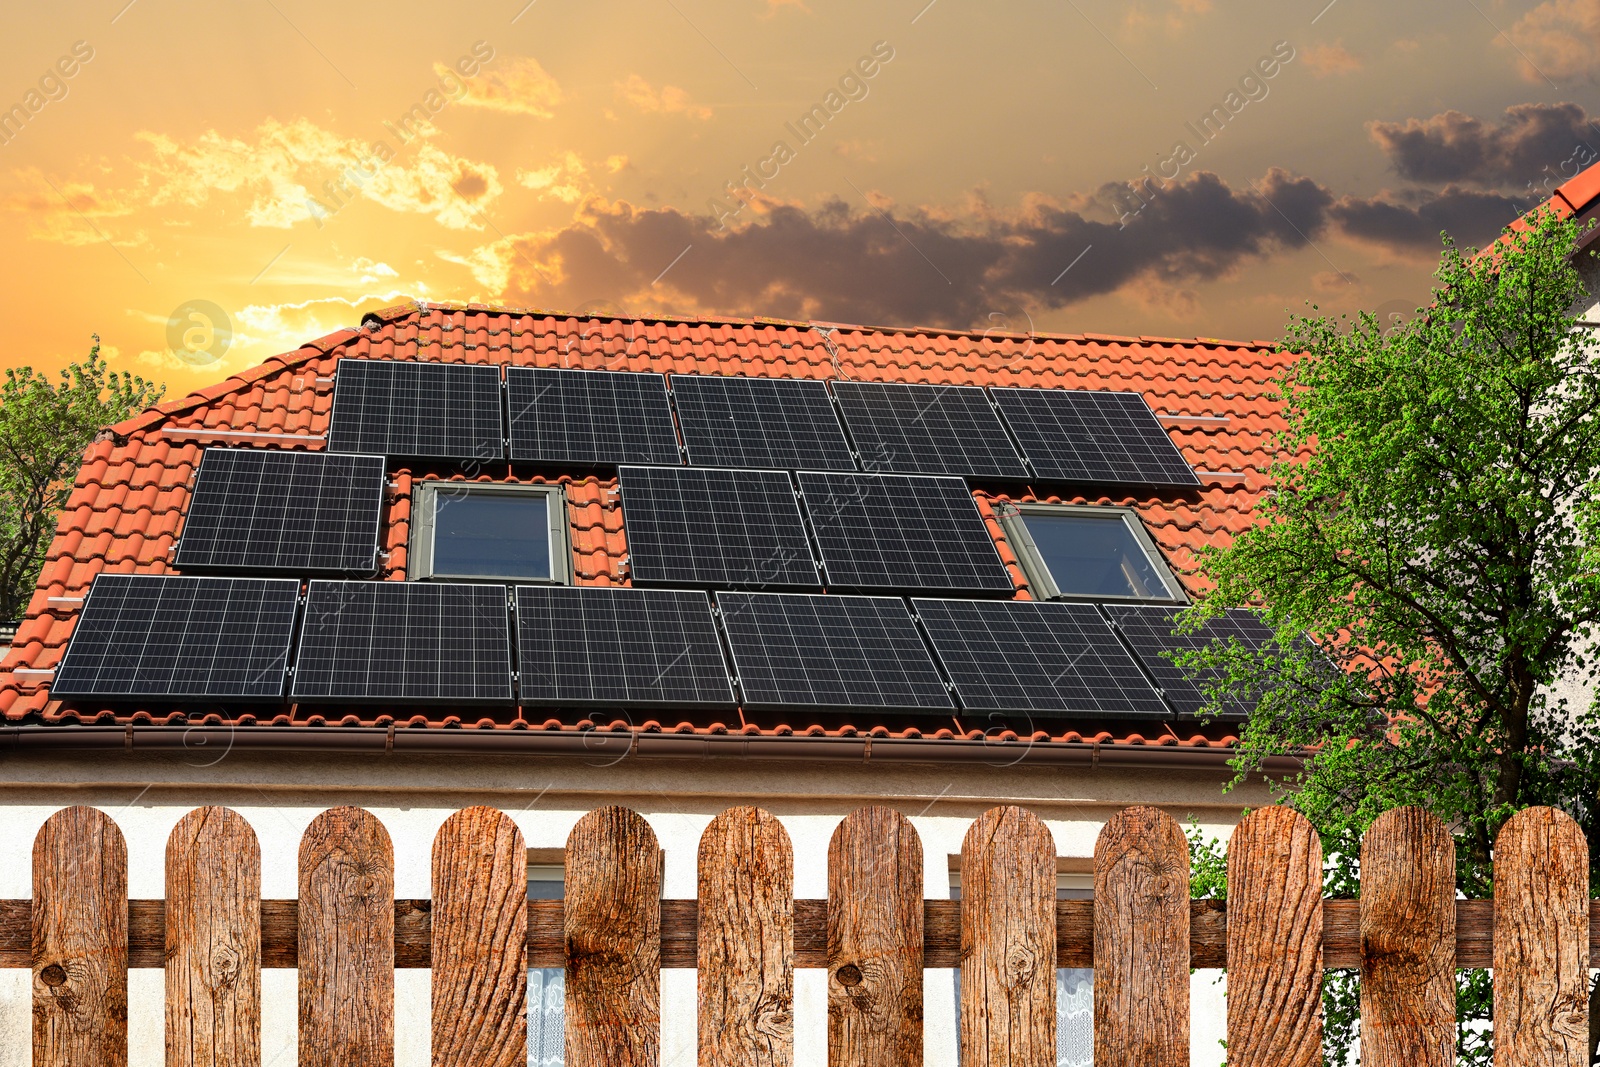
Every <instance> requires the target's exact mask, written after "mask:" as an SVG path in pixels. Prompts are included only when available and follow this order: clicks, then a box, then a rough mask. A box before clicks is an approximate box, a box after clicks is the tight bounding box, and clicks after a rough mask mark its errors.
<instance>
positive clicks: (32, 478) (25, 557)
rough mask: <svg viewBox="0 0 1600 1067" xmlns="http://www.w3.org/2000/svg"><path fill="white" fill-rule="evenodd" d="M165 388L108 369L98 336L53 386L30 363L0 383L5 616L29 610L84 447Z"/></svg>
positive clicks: (0, 556) (1, 613) (1, 606)
mask: <svg viewBox="0 0 1600 1067" xmlns="http://www.w3.org/2000/svg"><path fill="white" fill-rule="evenodd" d="M162 391H163V390H162V387H160V386H158V385H154V384H152V383H150V382H147V381H145V380H144V379H143V378H139V377H136V376H135V375H132V374H127V373H117V372H115V371H109V370H108V369H107V368H106V364H105V361H104V360H102V359H101V358H100V338H99V336H98V335H96V336H95V338H94V345H93V346H92V347H91V348H90V349H89V357H88V358H87V359H86V360H84V361H83V362H82V363H73V364H71V365H70V366H68V367H67V368H66V369H65V370H63V371H62V372H61V376H60V381H59V382H54V383H52V382H51V380H50V378H49V377H48V376H47V375H45V374H43V373H42V372H36V371H34V369H33V368H32V367H17V368H14V369H10V370H7V371H6V376H5V381H4V383H0V619H15V618H18V617H20V616H21V615H22V613H23V612H24V611H25V610H26V609H27V606H28V600H29V598H30V597H31V596H32V595H33V588H34V585H35V584H36V583H37V582H38V580H39V571H40V569H41V568H42V567H43V566H44V555H45V552H46V551H47V550H48V549H49V547H50V538H51V535H52V534H53V533H54V531H55V526H56V514H57V512H58V511H60V509H61V505H62V504H64V503H65V502H66V499H67V493H68V492H69V491H70V490H71V488H72V477H73V475H74V474H75V473H76V472H77V469H78V464H79V463H80V462H81V461H82V460H83V452H84V449H86V448H88V446H89V444H90V442H92V441H93V440H94V435H95V433H96V432H97V431H99V430H100V429H101V428H102V427H105V426H109V425H111V424H112V423H116V422H121V421H122V420H123V419H125V418H127V417H128V416H129V415H131V414H132V413H134V412H136V411H139V410H140V409H142V408H145V407H148V406H149V405H150V404H153V403H155V402H156V401H157V400H158V399H160V397H161V394H162Z"/></svg>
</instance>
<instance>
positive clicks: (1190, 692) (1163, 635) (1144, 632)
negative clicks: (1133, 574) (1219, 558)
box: [1104, 604, 1273, 718]
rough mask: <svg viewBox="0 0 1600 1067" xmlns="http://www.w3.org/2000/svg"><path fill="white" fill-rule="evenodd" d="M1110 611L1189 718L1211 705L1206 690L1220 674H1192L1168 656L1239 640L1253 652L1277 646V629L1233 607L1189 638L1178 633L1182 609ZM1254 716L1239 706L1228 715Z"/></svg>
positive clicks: (1121, 607) (1125, 607) (1124, 607)
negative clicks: (1206, 685) (1176, 629)
mask: <svg viewBox="0 0 1600 1067" xmlns="http://www.w3.org/2000/svg"><path fill="white" fill-rule="evenodd" d="M1104 610H1105V613H1106V615H1107V616H1108V617H1109V618H1110V619H1111V621H1112V623H1113V625H1115V626H1116V627H1117V629H1118V631H1120V632H1121V634H1122V636H1123V639H1124V640H1126V641H1127V642H1128V644H1129V645H1130V646H1131V647H1132V648H1133V652H1134V655H1136V656H1137V657H1138V658H1139V662H1140V663H1141V664H1143V665H1144V669H1145V670H1147V671H1149V672H1150V676H1151V677H1152V678H1154V679H1155V680H1156V685H1157V686H1159V687H1160V689H1161V695H1162V696H1164V697H1165V698H1166V700H1167V703H1168V704H1169V705H1171V707H1172V710H1173V711H1175V712H1177V713H1178V714H1179V715H1180V716H1182V717H1184V718H1193V717H1195V716H1196V715H1197V714H1198V713H1199V711H1200V709H1201V708H1202V707H1204V706H1205V704H1206V697H1205V693H1204V692H1203V690H1202V686H1203V685H1204V684H1206V683H1208V682H1210V681H1213V680H1214V679H1215V678H1216V672H1215V671H1212V670H1202V671H1199V672H1195V673H1193V674H1191V673H1190V672H1187V671H1184V670H1183V669H1181V668H1179V667H1178V666H1177V665H1176V664H1174V663H1173V662H1172V660H1171V659H1170V658H1169V657H1168V656H1166V655H1164V654H1163V653H1167V652H1187V651H1198V650H1200V649H1203V648H1205V647H1206V646H1207V645H1209V644H1211V642H1212V641H1213V640H1219V639H1220V640H1222V641H1228V640H1229V639H1236V640H1237V641H1239V643H1240V644H1242V645H1244V647H1246V648H1250V649H1260V648H1265V647H1267V646H1268V645H1271V644H1272V643H1273V633H1272V630H1271V629H1270V628H1269V627H1267V625H1266V624H1265V623H1263V622H1262V621H1261V619H1260V618H1259V617H1258V616H1257V615H1256V613H1255V612H1253V611H1247V610H1245V609H1243V608H1232V609H1230V610H1229V611H1228V612H1227V614H1226V615H1223V616H1221V617H1220V618H1215V619H1212V620H1210V621H1209V622H1207V623H1206V624H1205V626H1204V627H1203V628H1202V629H1200V630H1198V631H1196V632H1194V633H1185V634H1178V633H1174V632H1173V626H1174V624H1175V623H1176V622H1177V618H1178V615H1179V613H1180V612H1181V611H1182V610H1183V609H1181V608H1166V607H1147V606H1135V605H1131V604H1128V605H1124V604H1108V605H1106V606H1105V609H1104ZM1249 711H1250V709H1249V708H1248V707H1246V706H1244V705H1242V704H1239V705H1236V706H1233V707H1229V708H1228V709H1226V711H1225V712H1224V713H1223V714H1225V715H1229V716H1234V715H1239V716H1242V715H1247V714H1249Z"/></svg>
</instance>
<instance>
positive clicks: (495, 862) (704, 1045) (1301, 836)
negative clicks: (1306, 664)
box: [0, 807, 1600, 1067]
mask: <svg viewBox="0 0 1600 1067" xmlns="http://www.w3.org/2000/svg"><path fill="white" fill-rule="evenodd" d="M1361 859H1362V872H1363V875H1364V879H1363V883H1362V890H1363V891H1362V894H1361V898H1360V900H1359V901H1353V900H1352V901H1339V900H1324V899H1323V898H1322V895H1321V874H1322V853H1321V846H1320V844H1319V842H1318V839H1317V836H1316V834H1315V833H1314V832H1313V831H1312V829H1311V827H1310V826H1309V824H1307V823H1306V821H1305V820H1304V819H1303V818H1302V817H1301V816H1299V815H1297V814H1296V813H1294V812H1292V811H1289V810H1287V809H1283V808H1268V809H1264V810H1261V811H1257V812H1255V813H1253V814H1251V815H1250V816H1249V817H1247V818H1246V819H1245V820H1244V821H1243V822H1241V823H1240V824H1239V826H1238V828H1237V829H1236V830H1235V831H1234V833H1233V838H1232V841H1231V842H1230V844H1229V849H1228V875H1229V899H1228V901H1227V904H1226V905H1225V906H1224V905H1223V904H1221V903H1220V902H1210V901H1191V900H1190V899H1189V850H1188V845H1187V843H1186V842H1185V840H1184V837H1183V833H1182V832H1181V830H1180V828H1179V827H1178V825H1177V823H1176V822H1174V821H1173V820H1172V818H1171V817H1169V816H1167V815H1165V814H1163V813H1162V812H1160V811H1158V810H1156V809H1154V808H1147V807H1137V808H1129V809H1127V810H1125V811H1122V812H1120V813H1118V814H1117V815H1115V816H1113V817H1112V818H1111V820H1110V821H1109V822H1108V823H1107V824H1106V826H1105V828H1104V829H1103V830H1102V832H1101V834H1100V839H1099V842H1098V844H1097V846H1096V849H1095V893H1094V899H1093V900H1092V901H1091V900H1065V901H1058V900H1056V891H1055V887H1056V863H1055V846H1054V842H1053V841H1052V839H1051V836H1050V832H1049V830H1048V829H1047V828H1046V827H1045V826H1044V824H1043V823H1042V822H1040V821H1039V820H1038V819H1037V818H1036V817H1035V816H1034V815H1032V814H1031V813H1029V812H1027V811H1025V810H1023V809H1021V808H1016V807H1001V808H995V809H993V810H991V811H989V812H987V813H986V814H984V815H983V816H982V817H981V818H979V819H978V820H976V821H975V822H974V823H973V824H972V827H971V828H970V829H969V831H968V832H967V835H966V840H965V843H964V844H963V846H962V853H961V872H962V879H961V884H962V897H961V899H960V900H959V901H948V900H925V899H924V898H923V891H922V871H923V857H922V846H921V843H920V841H919V840H918V837H917V833H916V831H915V830H914V829H913V828H912V826H911V823H910V821H909V820H908V819H907V818H906V817H905V816H904V815H901V814H900V813H898V812H895V811H892V810H889V809H887V808H881V807H874V808H863V809H861V810H859V811H856V812H854V813H853V814H851V815H849V816H848V817H846V818H845V819H844V820H843V821H842V822H841V823H840V825H839V827H838V829H837V830H836V831H835V833H834V835H833V840H832V843H831V845H830V846H829V850H828V898H827V899H826V900H811V901H807V900H795V899H794V893H793V887H794V874H793V870H794V861H793V855H792V852H791V849H790V846H789V839H788V835H787V834H786V833H785V832H784V829H783V827H782V826H781V825H780V824H779V822H778V820H777V819H776V818H775V817H774V816H772V815H770V814H768V813H767V812H765V811H762V810H760V809H757V808H751V807H739V808H732V809H730V810H728V811H725V812H723V813H722V814H721V815H719V816H717V817H716V818H715V819H713V820H712V822H711V824H710V826H709V827H708V828H707V829H706V831H705V834H704V835H703V836H702V837H701V840H700V854H699V893H698V903H697V902H696V901H694V900H662V899H661V866H660V857H659V849H658V846H657V843H656V839H655V835H654V834H653V833H651V831H650V827H649V826H648V825H647V824H646V822H645V820H644V819H643V818H642V817H640V816H639V815H638V814H636V813H634V812H632V811H629V810H627V809H625V808H619V807H609V808H602V809H600V810H598V811H594V812H591V813H589V814H588V815H585V816H584V817H583V818H582V819H580V820H579V822H578V824H577V826H576V827H575V828H574V829H573V831H572V834H571V836H570V837H569V839H568V842H567V851H566V895H565V899H564V900H534V901H530V900H528V899H527V853H526V850H525V848H524V842H523V838H522V834H521V832H520V831H519V830H518V829H517V827H516V825H515V824H514V823H513V822H512V821H511V819H510V818H508V817H507V816H505V815H504V814H502V813H500V812H498V811H495V810H494V809H491V808H483V807H478V808H468V809H466V810H464V811H460V812H457V813H456V814H454V815H452V816H451V817H450V818H449V819H448V820H446V821H445V823H444V826H443V827H442V828H441V829H440V831H439V833H438V836H437V837H436V838H435V839H434V842H433V897H432V899H431V900H395V899H394V853H393V849H392V847H391V845H390V841H389V835H388V834H387V833H386V832H385V830H384V828H383V826H382V824H380V823H379V821H378V820H377V819H376V818H375V817H374V816H372V815H371V814H370V813H368V812H366V811H363V810H361V809H359V808H335V809H333V810H330V811H326V812H323V813H322V814H321V815H319V816H318V817H317V818H316V819H315V821H313V822H312V824H311V826H310V827H309V828H308V829H307V831H306V833H305V836H304V838H303V839H302V842H301V846H300V861H299V897H298V900H266V901H264V900H261V899H260V895H261V893H260V887H261V855H260V849H259V847H258V846H257V843H256V838H255V834H254V832H253V831H252V830H251V828H250V826H249V825H248V824H247V823H246V822H245V820H244V819H243V818H241V817H240V816H239V815H237V814H235V813H234V812H231V811H229V810H227V809H224V808H215V807H211V808H200V809H197V810H195V811H193V812H190V813H189V814H188V815H186V816H185V817H184V818H183V819H182V820H181V821H180V822H179V823H178V826H177V828H176V829H174V830H173V832H172V836H171V838H170V839H169V841H168V844H167V854H166V887H167V890H166V899H165V900H164V901H162V900H142V901H133V902H130V901H129V900H128V895H127V885H128V880H127V849H126V847H125V845H124V843H123V839H122V835H121V832H120V831H119V830H118V829H117V826H116V824H115V823H114V822H113V821H112V820H111V819H110V818H109V817H108V816H106V815H105V814H103V813H101V812H99V811H97V810H95V809H93V808H86V807H77V808H68V809H66V810H63V811H61V812H58V813H57V814H56V815H54V816H53V817H52V818H51V819H50V820H49V821H48V822H47V823H46V824H45V825H44V827H43V828H42V829H41V830H40V831H39V834H38V837H37V838H36V839H35V841H34V849H33V885H34V897H33V900H31V901H27V900H14V901H0V966H13V967H20V966H31V967H32V968H33V1062H34V1064H35V1065H36V1067H56V1065H63V1067H65V1065H74V1067H76V1065H82V1067H91V1065H92V1067H120V1065H124V1064H126V1063H127V1056H128V1053H127V1018H128V1010H129V1004H128V968H129V967H130V966H134V967H165V969H166V1005H165V1011H166V1044H167V1061H166V1062H167V1063H168V1064H181V1065H184V1067H190V1065H206V1067H220V1065H229V1067H260V1064H261V1035H260V1026H261V1022H260V1020H261V1010H260V1008H261V968H262V967H264V966H265V967H298V968H299V996H300V1004H299V1009H300V1010H299V1051H300V1064H301V1067H352V1065H362V1067H364V1065H377V1067H388V1065H392V1064H393V1062H394V1027H395V1018H394V972H395V969H396V968H397V967H431V968H432V997H433V1010H432V1048H433V1063H434V1064H435V1065H440V1067H446V1065H448V1067H456V1065H460V1067H468V1065H471V1067H512V1065H515V1067H523V1065H524V1064H525V1063H526V1062H527V1021H526V1016H525V995H526V992H527V973H528V968H529V967H530V966H536V967H537V966H559V967H565V969H566V1043H567V1059H566V1062H567V1064H568V1065H569V1067H646V1065H649V1067H655V1065H656V1064H657V1063H658V1061H659V1048H660V1024H661V1018H660V993H659V991H660V972H661V969H662V968H663V967H696V968H698V972H699V973H698V981H699V1050H700V1063H701V1064H704V1065H707V1067H735V1065H738V1067H783V1065H787V1064H790V1063H791V1062H792V1060H793V1050H794V1032H793V990H794V969H795V968H796V967H826V968H827V970H828V983H827V987H828V1024H827V1042H828V1062H829V1063H830V1064H841V1065H842V1064H849V1065H852V1067H855V1065H859V1067H880V1065H881V1067H906V1065H919V1064H921V1062H922V1045H923V1042H922V1026H923V1003H922V999H923V989H922V985H923V974H922V972H923V970H924V968H928V967H950V966H959V967H960V968H961V1002H960V1042H961V1055H962V1063H963V1065H965V1067H1000V1065H1006V1067H1053V1065H1054V1063H1055V1019H1056V1015H1055V969H1056V968H1057V967H1058V966H1076V967H1088V966H1092V967H1093V968H1094V1056H1095V1063H1096V1065H1097V1067H1188V1064H1189V969H1190V967H1191V966H1223V965H1226V966H1227V968H1228V1020H1227V1023H1228V1049H1227V1057H1228V1063H1229V1065H1230V1067H1315V1065H1316V1064H1318V1063H1319V1062H1320V1053H1319V1043H1320V1040H1321V1020H1320V1003H1319V988H1320V982H1321V975H1322V971H1323V970H1324V968H1328V967H1359V968H1360V970H1361V977H1362V982H1361V996H1362V1004H1361V1008H1362V1025H1361V1043H1362V1047H1361V1054H1362V1056H1361V1058H1362V1063H1363V1064H1365V1065H1366V1067H1434V1065H1441V1067H1442V1065H1446V1064H1449V1063H1451V1062H1452V1060H1453V1049H1454V1032H1453V1029H1454V1010H1455V995H1454V985H1453V979H1454V971H1455V970H1456V968H1457V967H1460V966H1489V965H1492V966H1493V967H1494V968H1495V999H1494V1010H1495V1038H1496V1042H1497V1059H1496V1062H1497V1064H1500V1065H1502V1067H1512V1065H1517V1067H1521V1065H1537V1067H1582V1065H1586V1064H1588V1062H1589V1057H1588V1052H1587V1049H1586V1048H1585V1044H1586V1041H1587V1037H1588V1026H1587V978H1588V968H1589V966H1590V965H1591V963H1595V962H1597V961H1600V954H1597V947H1596V946H1595V945H1594V944H1593V943H1591V940H1590V931H1591V923H1590V915H1591V908H1592V907H1593V905H1591V903H1590V901H1589V899H1588V855H1587V848H1586V845H1585V842H1584V838H1583V835H1582V833H1581V832H1580V831H1579V829H1578V827H1577V826H1576V824H1574V823H1573V821H1572V820H1571V819H1570V818H1568V817H1567V816H1565V815H1563V814H1561V813H1559V812H1556V811H1552V810H1550V809H1544V808H1536V809H1532V810H1529V811H1525V812H1522V813H1521V814H1519V815H1517V816H1516V817H1515V818H1513V819H1512V820H1511V821H1510V822H1509V823H1508V824H1507V825H1506V827H1505V829H1504V831H1502V833H1501V835H1500V839H1499V842H1498V845H1497V851H1496V855H1495V897H1494V900H1493V901H1492V902H1491V901H1482V902H1476V901H1475V902H1463V901H1457V900H1456V899H1455V888H1454V887H1455V877H1454V854H1453V851H1452V849H1451V845H1450V838H1449V835H1448V833H1447V832H1446V830H1445V828H1444V827H1443V826H1442V825H1440V823H1439V822H1438V820H1436V819H1435V818H1433V817H1432V816H1430V815H1428V814H1427V813H1425V812H1422V811H1419V810H1415V809H1402V810H1399V811H1394V812H1390V813H1388V814H1387V815H1385V816H1383V817H1382V818H1381V819H1379V820H1378V822H1377V823H1376V824H1375V825H1374V826H1373V828H1372V830H1371V832H1370V833H1368V835H1367V838H1366V840H1365V841H1364V842H1363V844H1362V852H1361ZM1597 925H1600V924H1597ZM136 1010H143V1011H153V1010H154V1005H139V1006H136Z"/></svg>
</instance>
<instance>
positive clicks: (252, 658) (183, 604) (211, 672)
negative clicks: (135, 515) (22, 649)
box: [50, 574, 300, 700]
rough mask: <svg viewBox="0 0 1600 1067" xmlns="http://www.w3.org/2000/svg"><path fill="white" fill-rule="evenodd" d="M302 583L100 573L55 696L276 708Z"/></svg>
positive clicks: (55, 683) (74, 634) (56, 681)
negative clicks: (255, 703) (253, 703)
mask: <svg viewBox="0 0 1600 1067" xmlns="http://www.w3.org/2000/svg"><path fill="white" fill-rule="evenodd" d="M299 597H300V583H299V582H297V581H295V580H294V579H292V578H189V577H179V576H175V575H157V574H101V575H99V576H98V577H97V578H95V581H94V585H93V586H92V587H91V589H90V592H89V596H88V599H87V600H86V601H85V602H84V605H83V611H82V614H80V615H79V617H78V624H77V626H76V627H75V628H74V630H73V631H72V641H71V642H70V643H69V644H68V645H67V651H66V655H65V656H64V657H63V658H62V661H61V665H60V667H58V668H57V669H56V673H55V678H54V680H53V681H52V682H51V686H50V692H51V695H52V696H56V697H78V696H93V697H101V698H103V699H107V700H117V699H122V698H132V697H164V698H170V699H196V698H203V699H232V700H276V699H279V698H281V697H282V695H283V681H284V674H285V672H286V671H287V669H288V663H289V644H290V641H291V640H292V638H293V636H294V619H295V608H296V605H297V602H298V600H299Z"/></svg>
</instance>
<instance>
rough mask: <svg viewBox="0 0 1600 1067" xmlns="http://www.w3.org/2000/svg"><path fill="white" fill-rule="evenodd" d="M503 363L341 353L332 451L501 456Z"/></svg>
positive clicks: (417, 456) (481, 457) (434, 456)
mask: <svg viewBox="0 0 1600 1067" xmlns="http://www.w3.org/2000/svg"><path fill="white" fill-rule="evenodd" d="M500 408H501V401H500V368H499V367H496V366H491V365H488V364H481V363H473V364H468V363H422V362H418V361H415V360H392V359H341V360H340V361H339V369H338V371H337V373H336V375H335V381H334V386H333V416H332V419H331V421H330V423H329V425H328V451H330V452H372V453H376V454H379V455H384V456H405V457H408V458H413V459H454V460H498V459H501V458H503V457H504V455H505V445H504V442H503V440H502V436H503V431H502V427H501V421H502V420H501V411H500Z"/></svg>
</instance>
